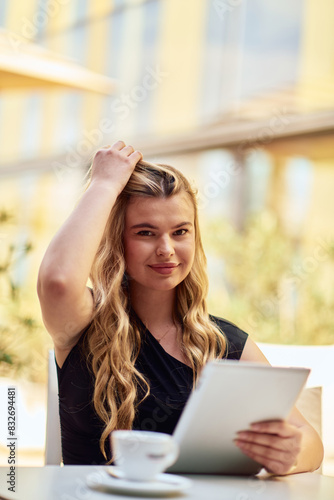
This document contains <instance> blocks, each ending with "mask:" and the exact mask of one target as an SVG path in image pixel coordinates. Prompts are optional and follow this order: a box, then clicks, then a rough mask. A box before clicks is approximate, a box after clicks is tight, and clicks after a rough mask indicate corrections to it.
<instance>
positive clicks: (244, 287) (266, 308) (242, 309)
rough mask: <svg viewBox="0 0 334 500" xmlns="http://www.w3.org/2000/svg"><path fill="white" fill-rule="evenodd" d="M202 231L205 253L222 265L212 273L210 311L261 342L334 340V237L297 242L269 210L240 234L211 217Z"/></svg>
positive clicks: (256, 217)
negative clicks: (218, 270)
mask: <svg viewBox="0 0 334 500" xmlns="http://www.w3.org/2000/svg"><path fill="white" fill-rule="evenodd" d="M204 234H205V235H207V236H206V238H205V241H204V244H205V248H206V250H207V253H208V254H209V255H211V256H213V257H214V258H215V260H216V262H218V263H219V264H220V265H221V267H222V269H223V271H222V273H221V277H220V278H219V277H217V274H216V275H215V276H214V277H211V280H212V279H213V280H214V282H215V283H214V291H213V292H212V293H210V296H209V306H210V311H213V312H215V313H216V314H218V315H221V316H224V317H226V318H227V319H230V320H232V321H234V322H235V323H237V324H238V325H240V326H241V327H242V328H244V329H245V330H246V331H248V332H249V333H251V334H252V336H253V337H254V339H256V340H257V341H262V342H272V343H287V344H289V343H291V344H332V343H334V316H333V314H332V311H333V310H334V293H333V286H332V283H333V279H334V242H333V241H323V240H319V241H316V242H313V243H312V244H306V243H304V242H302V241H297V240H296V239H295V238H293V237H292V236H291V235H289V234H287V233H286V232H284V230H283V229H282V228H281V227H280V225H279V224H278V221H277V218H276V217H275V216H274V215H273V214H272V213H270V212H264V213H261V214H258V215H256V216H254V217H252V218H250V219H249V220H248V222H247V224H246V227H245V228H244V230H243V231H242V232H238V231H236V230H235V229H234V228H233V227H232V226H231V225H229V224H228V223H227V222H224V221H223V222H222V220H221V219H219V220H218V219H216V220H210V221H208V222H207V224H206V228H205V231H204ZM218 276H219V273H218Z"/></svg>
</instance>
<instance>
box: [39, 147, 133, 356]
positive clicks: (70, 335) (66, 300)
mask: <svg viewBox="0 0 334 500" xmlns="http://www.w3.org/2000/svg"><path fill="white" fill-rule="evenodd" d="M141 158H142V155H141V153H140V152H138V151H134V149H133V148H132V146H125V144H124V142H122V141H118V142H116V143H115V144H114V145H113V146H112V147H108V148H103V149H101V150H99V151H98V152H97V153H96V155H95V158H94V161H93V166H92V176H91V183H90V185H89V187H88V189H87V190H86V192H85V193H84V195H83V196H82V198H81V200H80V202H79V203H78V205H77V207H76V208H75V209H74V211H73V212H72V214H71V215H70V216H69V218H68V219H67V220H66V222H65V223H64V224H63V226H62V227H61V228H60V230H59V231H58V233H57V234H56V235H55V236H54V238H53V239H52V241H51V243H50V245H49V247H48V249H47V251H46V253H45V256H44V258H43V260H42V263H41V266H40V270H39V275H38V283H37V291H38V296H39V300H40V304H41V309H42V315H43V320H44V324H45V326H46V328H47V330H48V332H49V333H50V335H51V336H52V338H53V342H54V346H55V353H56V358H57V362H58V364H59V365H60V366H61V365H62V363H63V362H64V360H65V358H66V356H67V354H68V352H69V351H70V350H71V348H72V347H73V345H75V344H76V343H77V341H78V339H79V337H80V333H81V332H82V330H83V329H84V327H85V326H86V325H88V323H89V322H90V320H91V318H92V313H93V297H92V294H91V293H90V291H89V289H88V288H87V286H86V284H87V280H88V277H89V273H90V270H91V267H92V264H93V260H94V257H95V255H96V252H97V249H98V246H99V243H100V241H101V238H102V236H103V232H104V229H105V226H106V223H107V220H108V217H109V214H110V211H111V209H112V207H113V205H114V203H115V201H116V198H117V196H118V195H119V194H120V192H121V191H122V190H123V188H124V187H125V185H126V183H127V181H128V180H129V178H130V176H131V174H132V172H133V170H134V168H135V165H136V164H137V162H138V161H139V160H140V159H141Z"/></svg>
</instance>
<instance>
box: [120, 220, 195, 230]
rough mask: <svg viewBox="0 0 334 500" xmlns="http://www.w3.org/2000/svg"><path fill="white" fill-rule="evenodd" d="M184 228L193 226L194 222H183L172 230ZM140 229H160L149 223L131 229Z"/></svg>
mask: <svg viewBox="0 0 334 500" xmlns="http://www.w3.org/2000/svg"><path fill="white" fill-rule="evenodd" d="M182 226H192V222H187V221H185V222H181V223H180V224H177V225H176V226H174V227H172V229H178V228H179V227H182ZM140 227H148V228H149V229H159V228H158V227H157V226H153V224H150V223H149V222H140V223H139V224H135V225H134V226H131V228H130V229H138V228H140Z"/></svg>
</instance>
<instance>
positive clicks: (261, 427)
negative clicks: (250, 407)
mask: <svg viewBox="0 0 334 500" xmlns="http://www.w3.org/2000/svg"><path fill="white" fill-rule="evenodd" d="M251 430H252V431H255V432H260V433H266V434H277V435H279V436H281V437H290V436H293V435H294V434H295V433H296V430H298V429H297V427H296V426H294V425H290V424H288V423H287V422H286V421H284V420H271V421H267V422H255V423H253V424H251Z"/></svg>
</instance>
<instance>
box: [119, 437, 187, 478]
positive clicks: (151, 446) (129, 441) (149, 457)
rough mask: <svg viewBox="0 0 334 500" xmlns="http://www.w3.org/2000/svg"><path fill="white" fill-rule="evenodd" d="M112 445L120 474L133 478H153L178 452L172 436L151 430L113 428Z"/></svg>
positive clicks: (172, 460)
mask: <svg viewBox="0 0 334 500" xmlns="http://www.w3.org/2000/svg"><path fill="white" fill-rule="evenodd" d="M111 448H112V451H113V456H114V461H115V464H116V466H117V467H119V469H120V471H121V473H122V477H124V478H126V479H130V480H134V481H151V480H153V479H154V478H155V477H156V476H157V475H158V474H160V473H161V472H163V471H164V470H165V469H167V467H169V466H170V465H172V464H173V463H174V462H175V461H176V459H177V457H178V454H179V447H178V445H177V443H176V442H175V441H174V440H173V438H172V436H170V435H169V434H163V433H161V432H151V431H131V430H118V431H113V432H112V433H111Z"/></svg>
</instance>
